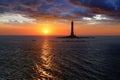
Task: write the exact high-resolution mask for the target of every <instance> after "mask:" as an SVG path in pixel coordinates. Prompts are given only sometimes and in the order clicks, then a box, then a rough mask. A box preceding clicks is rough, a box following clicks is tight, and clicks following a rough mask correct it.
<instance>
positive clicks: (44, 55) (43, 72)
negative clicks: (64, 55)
mask: <svg viewBox="0 0 120 80" xmlns="http://www.w3.org/2000/svg"><path fill="white" fill-rule="evenodd" d="M50 51H51V46H50V44H49V40H47V39H45V40H44V41H43V42H42V46H41V51H40V60H41V63H40V64H38V63H35V67H36V70H37V73H39V75H40V78H39V79H35V80H41V79H42V80H46V79H52V77H53V76H52V74H51V73H50V72H51V67H52V56H51V55H50V54H51V52H50Z"/></svg>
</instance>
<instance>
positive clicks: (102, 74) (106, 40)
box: [0, 36, 120, 80]
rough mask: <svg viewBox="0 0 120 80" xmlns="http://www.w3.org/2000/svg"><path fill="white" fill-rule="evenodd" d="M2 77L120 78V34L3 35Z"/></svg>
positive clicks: (41, 79) (32, 79) (3, 79)
mask: <svg viewBox="0 0 120 80" xmlns="http://www.w3.org/2000/svg"><path fill="white" fill-rule="evenodd" d="M0 80H120V36H108V37H107V36H104V37H102V36H99V37H94V38H79V39H67V38H65V39H60V38H54V37H53V38H50V37H45V38H43V37H35V36H1V37H0Z"/></svg>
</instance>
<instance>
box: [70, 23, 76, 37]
mask: <svg viewBox="0 0 120 80" xmlns="http://www.w3.org/2000/svg"><path fill="white" fill-rule="evenodd" d="M70 36H71V37H73V36H75V35H74V22H73V21H72V22H71V35H70Z"/></svg>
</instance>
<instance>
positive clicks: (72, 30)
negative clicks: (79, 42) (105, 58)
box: [57, 21, 93, 38]
mask: <svg viewBox="0 0 120 80" xmlns="http://www.w3.org/2000/svg"><path fill="white" fill-rule="evenodd" d="M57 38H93V37H90V36H81V37H79V36H76V35H75V34H74V21H71V33H70V35H69V36H63V37H57Z"/></svg>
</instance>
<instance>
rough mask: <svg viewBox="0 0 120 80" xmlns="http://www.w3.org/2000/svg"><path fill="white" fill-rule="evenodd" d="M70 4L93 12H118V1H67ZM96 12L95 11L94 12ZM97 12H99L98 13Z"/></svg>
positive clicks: (119, 7) (119, 6)
mask: <svg viewBox="0 0 120 80" xmlns="http://www.w3.org/2000/svg"><path fill="white" fill-rule="evenodd" d="M69 1H70V3H71V4H74V5H77V6H80V7H81V6H84V7H87V8H91V9H92V8H93V10H95V9H96V10H98V8H99V10H100V9H101V10H103V11H104V10H106V11H111V12H118V13H119V12H120V1H119V0H69ZM96 12H97V11H96ZM98 12H99V11H98Z"/></svg>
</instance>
